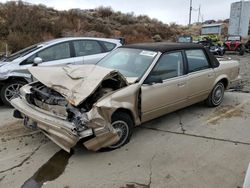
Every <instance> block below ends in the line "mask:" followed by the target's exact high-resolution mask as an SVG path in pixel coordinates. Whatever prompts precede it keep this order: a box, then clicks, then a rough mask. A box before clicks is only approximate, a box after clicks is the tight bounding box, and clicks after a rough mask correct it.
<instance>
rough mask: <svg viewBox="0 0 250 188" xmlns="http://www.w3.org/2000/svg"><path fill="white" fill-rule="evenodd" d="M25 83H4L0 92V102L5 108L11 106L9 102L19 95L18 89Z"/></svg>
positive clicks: (16, 81)
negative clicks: (0, 101)
mask: <svg viewBox="0 0 250 188" xmlns="http://www.w3.org/2000/svg"><path fill="white" fill-rule="evenodd" d="M25 84H26V83H25V82H24V81H19V80H12V81H9V82H6V83H5V84H4V85H3V86H2V88H1V91H0V96H1V100H2V101H3V103H4V104H5V105H7V106H11V104H10V101H11V100H12V99H14V98H16V97H17V96H18V94H19V89H20V88H21V87H22V86H24V85H25Z"/></svg>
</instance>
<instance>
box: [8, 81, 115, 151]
mask: <svg viewBox="0 0 250 188" xmlns="http://www.w3.org/2000/svg"><path fill="white" fill-rule="evenodd" d="M108 92H110V89H108V88H102V89H101V91H100V90H99V91H98V92H96V93H94V94H93V95H92V96H91V97H89V98H88V100H86V102H85V103H83V104H81V105H79V106H78V107H76V106H73V105H72V104H70V103H69V102H68V101H67V100H66V99H65V97H63V96H62V95H61V94H60V93H58V92H57V91H55V90H53V89H51V88H48V87H47V86H45V85H43V84H42V83H40V82H35V83H32V84H29V85H26V86H24V87H22V88H21V90H20V93H21V94H20V97H19V98H16V99H13V100H12V101H11V104H12V105H13V107H14V108H15V109H16V110H15V112H14V116H15V117H17V118H23V120H24V125H25V126H26V127H28V128H31V129H39V130H41V131H42V132H43V133H44V134H45V135H46V136H47V137H48V138H50V139H51V140H52V141H53V142H55V143H56V144H57V145H59V146H60V147H61V148H63V149H64V150H66V151H68V152H70V149H71V148H72V147H74V146H75V145H76V143H77V142H78V141H80V140H81V139H83V138H85V139H84V143H83V144H84V145H85V146H86V147H87V148H88V149H89V150H93V151H97V150H99V149H100V148H104V147H107V146H110V145H112V144H114V143H116V142H117V141H118V140H119V138H118V135H117V133H116V132H115V130H114V129H113V128H112V127H111V124H110V122H108V121H107V120H105V118H104V117H102V116H101V115H100V112H99V109H98V108H97V107H93V103H95V102H96V100H98V99H99V98H100V97H102V96H103V95H105V94H107V93H108Z"/></svg>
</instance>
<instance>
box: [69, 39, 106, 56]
mask: <svg viewBox="0 0 250 188" xmlns="http://www.w3.org/2000/svg"><path fill="white" fill-rule="evenodd" d="M73 45H74V48H75V53H76V57H79V56H86V55H94V54H99V53H102V47H101V46H100V44H99V43H98V42H97V41H95V40H79V41H74V42H73Z"/></svg>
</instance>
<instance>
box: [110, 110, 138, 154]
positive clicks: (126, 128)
mask: <svg viewBox="0 0 250 188" xmlns="http://www.w3.org/2000/svg"><path fill="white" fill-rule="evenodd" d="M112 126H113V128H114V129H116V131H117V133H118V135H119V137H120V140H119V141H118V142H117V143H115V144H113V145H111V146H109V147H108V148H107V149H108V150H114V149H117V148H120V147H122V146H124V145H125V144H127V143H128V142H129V140H130V138H131V136H132V133H133V128H134V122H133V120H132V118H131V117H130V115H128V114H127V113H124V112H117V113H115V114H114V115H113V117H112Z"/></svg>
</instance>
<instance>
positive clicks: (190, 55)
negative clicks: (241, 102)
mask: <svg viewBox="0 0 250 188" xmlns="http://www.w3.org/2000/svg"><path fill="white" fill-rule="evenodd" d="M29 71H30V72H31V74H32V75H33V77H35V78H36V79H37V80H38V81H36V82H33V83H31V84H28V85H26V86H24V87H22V88H21V90H20V97H18V98H16V99H13V100H12V101H11V104H12V105H13V106H14V107H15V109H16V110H15V111H14V117H16V118H23V119H24V125H25V126H27V127H29V128H33V129H39V130H41V131H42V132H43V133H44V134H45V135H46V136H47V137H49V138H50V139H51V140H52V141H54V142H55V143H56V144H58V145H59V146H60V147H62V148H63V149H64V150H66V151H68V152H69V151H70V149H71V148H72V147H74V146H75V145H76V143H78V142H82V143H83V145H84V146H85V147H86V148H88V149H89V150H93V151H97V150H100V149H102V148H110V149H116V148H119V147H121V146H123V145H124V144H126V143H127V142H128V141H129V139H130V137H131V135H132V132H133V128H134V127H135V126H138V125H140V124H142V123H144V122H146V121H149V120H152V119H154V118H157V117H159V116H162V115H164V114H166V113H169V112H173V111H175V110H177V109H180V108H183V107H186V106H189V105H191V104H194V103H197V102H200V101H206V103H207V105H208V106H218V105H220V104H221V102H222V99H223V96H224V91H225V89H227V88H229V87H231V86H233V85H235V84H237V83H238V82H239V80H240V79H239V77H238V74H239V66H238V62H236V61H232V60H225V59H222V60H221V61H220V62H219V61H218V60H217V59H216V58H215V57H214V56H213V55H212V54H210V52H209V51H208V50H207V49H205V48H204V47H202V46H200V45H196V44H168V43H155V44H134V45H127V46H123V47H120V48H118V49H117V50H115V51H113V52H112V53H110V54H109V55H108V56H106V57H105V58H104V59H102V60H101V61H99V63H97V65H72V66H65V67H54V68H51V67H33V68H30V69H29Z"/></svg>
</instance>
